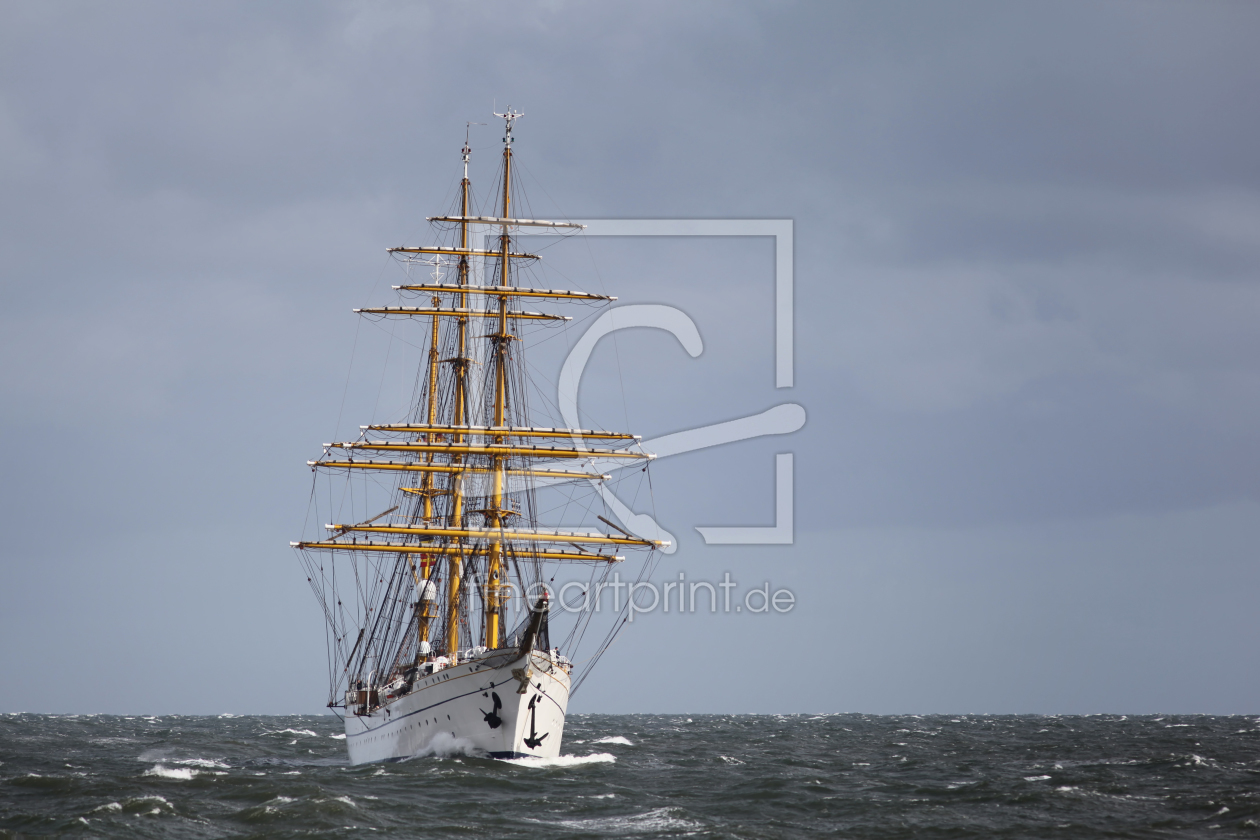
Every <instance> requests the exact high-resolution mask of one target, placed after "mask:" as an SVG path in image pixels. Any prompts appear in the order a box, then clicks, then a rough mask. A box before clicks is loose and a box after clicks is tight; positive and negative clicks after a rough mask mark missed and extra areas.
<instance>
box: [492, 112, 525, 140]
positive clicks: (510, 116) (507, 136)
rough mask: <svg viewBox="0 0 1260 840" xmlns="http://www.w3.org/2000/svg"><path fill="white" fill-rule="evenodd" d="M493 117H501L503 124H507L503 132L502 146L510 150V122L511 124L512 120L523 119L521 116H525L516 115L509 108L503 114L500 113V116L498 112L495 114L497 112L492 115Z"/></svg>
mask: <svg viewBox="0 0 1260 840" xmlns="http://www.w3.org/2000/svg"><path fill="white" fill-rule="evenodd" d="M494 115H495V116H496V117H501V118H502V119H503V120H504V122H506V123H507V128H506V129H505V130H504V132H503V143H504V145H506V146H507V147H508V148H511V146H512V122H513V121H514V120H519V119H520V118H521V117H523V116H525V115H524V114H521V113H517V112H516V111H513V110H512V109H511V108H508V109H507V111H506V112H505V113H502V114H500V113H499V112H497V111H496V112H495V113H494Z"/></svg>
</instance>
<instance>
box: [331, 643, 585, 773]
mask: <svg viewBox="0 0 1260 840" xmlns="http://www.w3.org/2000/svg"><path fill="white" fill-rule="evenodd" d="M525 668H526V659H525V658H524V657H522V656H521V655H520V654H519V652H518V651H516V650H515V649H508V650H499V651H490V652H488V653H485V654H482V655H481V656H480V657H478V658H475V659H472V660H470V661H468V662H461V663H460V664H459V665H455V666H453V667H449V668H445V669H443V670H441V671H438V672H436V673H434V674H432V675H431V676H424V677H421V678H419V679H417V680H416V681H415V683H414V684H413V685H412V687H411V692H410V693H407V694H402V695H401V696H397V697H394V698H392V699H390V698H389V697H388V696H381V697H380V700H381V701H382V705H380V706H379V707H377V708H374V709H371V710H370V711H369V712H368V713H367V714H360V713H358V712H359V711H360V708H359V707H357V706H351V707H349V708H347V709H346V747H347V748H348V749H349V752H350V763H351V764H368V763H371V762H375V761H388V760H391V759H402V758H409V757H411V756H415V755H424V754H426V753H430V752H434V751H436V750H445V749H451V748H458V747H464V748H466V749H471V750H475V751H478V752H483V753H486V754H488V755H489V756H491V757H493V758H524V757H529V756H534V757H539V758H554V757H555V756H557V755H559V754H560V740H561V738H562V737H563V735H564V715H565V711H566V710H567V708H568V705H569V674H568V672H567V670H566V668H564V667H562V666H561V664H560V663H558V662H557V661H555V660H553V658H552V657H551V655H549V654H547V653H546V652H544V651H538V650H536V651H533V652H532V653H531V654H530V657H529V667H528V670H524V669H525ZM514 671H515V672H516V673H515V674H514V673H513V672H514ZM522 677H526V678H527V679H525V680H522ZM383 692H384V689H382V693H383Z"/></svg>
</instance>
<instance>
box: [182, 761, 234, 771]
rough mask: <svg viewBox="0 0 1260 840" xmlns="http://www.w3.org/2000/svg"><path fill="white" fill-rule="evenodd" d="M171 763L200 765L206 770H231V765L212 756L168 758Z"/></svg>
mask: <svg viewBox="0 0 1260 840" xmlns="http://www.w3.org/2000/svg"><path fill="white" fill-rule="evenodd" d="M167 760H168V761H169V762H170V763H171V764H182V765H184V766H185V767H200V768H202V769H204V770H231V769H232V767H231V765H229V764H227V763H226V762H223V761H217V760H215V759H212V758H177V759H167Z"/></svg>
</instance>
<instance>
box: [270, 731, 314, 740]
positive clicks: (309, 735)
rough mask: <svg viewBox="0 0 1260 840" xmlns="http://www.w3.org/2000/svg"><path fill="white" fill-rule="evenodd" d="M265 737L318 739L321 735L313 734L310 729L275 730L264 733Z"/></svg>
mask: <svg viewBox="0 0 1260 840" xmlns="http://www.w3.org/2000/svg"><path fill="white" fill-rule="evenodd" d="M263 734H264V735H301V736H303V737H305V738H318V737H319V733H317V732H312V731H311V730H309V729H273V730H270V731H267V732H264V733H263Z"/></svg>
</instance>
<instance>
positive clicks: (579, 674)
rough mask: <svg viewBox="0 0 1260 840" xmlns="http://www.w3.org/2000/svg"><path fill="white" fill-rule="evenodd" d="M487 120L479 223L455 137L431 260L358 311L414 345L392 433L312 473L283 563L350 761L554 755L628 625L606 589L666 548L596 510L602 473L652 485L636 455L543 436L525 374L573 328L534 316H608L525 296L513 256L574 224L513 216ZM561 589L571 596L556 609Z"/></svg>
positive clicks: (573, 295)
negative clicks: (299, 585) (324, 651)
mask: <svg viewBox="0 0 1260 840" xmlns="http://www.w3.org/2000/svg"><path fill="white" fill-rule="evenodd" d="M496 116H497V117H500V118H501V119H503V120H504V124H505V131H504V136H503V152H502V159H501V163H500V166H499V172H498V174H497V176H496V179H495V185H494V188H493V191H492V192H489V193H487V196H488V198H486V199H485V200H484V204H483V205H482V206H477V202H476V198H475V193H474V191H473V188H472V183H471V181H470V179H469V174H468V169H469V161H470V158H471V148H470V145H469V142H468V139H467V137H466V138H465V144H464V147H463V150H462V155H463V179H462V181H460V185H459V190H458V195H457V197H456V199H455V202H454V206H453V207H451V208H450V209H449V210H448V212H447V214H446V215H440V216H432V217H429V218H428V219H427V221H428V222H429V226H430V231H431V233H432V234H433V239H434V240H436V242H435V243H434V244H431V245H419V246H406V247H396V248H389V249H388V251H389V253H390V254H391V255H392V257H393V258H394V259H395V260H396V261H397V262H398V263H399V264H400V266H401V268H402V269H403V275H404V278H405V282H403V283H401V284H399V285H397V286H395V287H394V288H395V290H396V291H397V294H398V296H399V299H398V301H397V305H392V306H380V307H369V308H362V309H356V310H354V311H355V312H357V313H359V314H360V316H361V317H370V318H380V319H403V320H405V321H407V322H409V333H408V339H409V340H410V341H411V342H412V343H413V344H418V345H420V346H421V349H420V359H421V361H420V364H419V370H418V371H417V372H416V375H415V379H414V382H415V386H414V391H413V396H412V398H411V399H410V401H409V404H408V407H407V409H406V416H399V417H393V418H388V419H387V421H386V422H373V423H370V424H367V425H364V426H361V427H360V434H359V437H358V438H357V439H355V440H345V441H338V442H333V443H327V444H324V446H323V452H322V454H321V456H320V457H319V458H317V459H315V460H312V461H310V462H308V463H309V466H310V467H311V469H312V471H313V472H314V484H313V487H312V492H311V511H310V515H309V516H308V524H307V534H306V535H305V536H304V538H303V540H301V541H298V542H294V543H292V546H293V548H294V549H295V550H296V551H297V553H298V555H299V558H300V560H301V562H302V564H303V567H304V570H305V573H306V575H307V580H308V581H309V582H310V584H311V587H312V589H313V590H314V591H315V594H316V596H317V598H318V600H319V602H320V604H321V606H322V608H323V612H324V616H325V619H326V631H327V637H328V667H329V672H330V691H329V698H328V706H329V708H331V709H332V710H333V711H334V712H335V713H337V714H339V715H340V716H341V717H342V718H343V720H344V722H345V733H346V746H347V749H348V751H349V755H350V761H351V762H352V763H353V764H363V763H367V762H375V761H384V760H390V759H402V758H407V757H411V756H416V755H423V754H426V753H430V752H436V751H443V750H453V749H460V750H464V751H469V752H476V753H478V754H484V755H488V756H491V757H495V758H514V759H515V758H523V757H531V756H534V757H540V758H549V757H555V756H557V755H559V753H560V747H561V741H562V738H563V735H564V723H565V714H566V711H567V709H568V704H569V696H570V693H571V692H572V691H573V690H574V689H575V687H576V686H577V685H578V684H579V683H580V681H581V680H582V679H583V678H584V677H585V675H586V673H588V672H589V669H590V667H592V666H593V665H594V663H595V661H597V660H598V658H599V656H600V655H602V653H603V651H604V650H606V649H607V647H608V644H610V643H611V641H612V639H613V638H614V636H615V634H616V633H617V632H618V631H619V630H620V628H621V627H622V626H624V624H625V618H624V615H622V613H624V611H625V606H621V607H619V608H616V607H614V608H612V609H610V608H609V604H608V603H607V602H606V601H604V599H601V598H600V597H599V596H600V595H601V594H602V587H604V586H605V585H607V584H606V581H607V579H608V578H609V575H610V572H611V571H612V570H613V569H614V568H618V567H619V565H620V564H622V563H623V561H626V560H627V559H628V558H633V559H634V561H635V562H636V564H637V565H636V566H633V567H631V566H622V567H621V568H624V569H626V570H628V571H629V576H630V577H631V578H632V579H633V578H634V577H636V576H637V577H642V575H643V574H645V572H646V570H648V569H650V564H651V563H652V562H654V560H655V558H657V557H658V556H659V555H658V554H657V551H658V549H662V548H664V547H665V546H666V545H667V544H668V543H666V542H664V541H661V540H657V539H652V538H645V537H643V536H640V535H638V534H635V533H633V532H632V531H630V530H628V529H627V528H625V527H622V526H621V525H618V524H617V523H616V522H614V521H613V520H612V519H610V518H609V517H608V516H605V515H604V514H609V515H610V516H612V515H614V513H613V512H611V511H609V510H608V509H607V508H606V507H603V506H602V505H601V500H602V499H604V498H606V495H607V494H606V493H605V492H604V491H605V489H606V487H607V485H606V484H605V483H606V482H609V481H611V480H612V476H611V475H610V474H606V473H602V472H601V469H603V468H606V465H608V464H617V465H621V464H625V465H626V466H634V467H636V469H634V470H631V471H629V472H632V473H643V472H646V470H647V468H648V464H649V462H650V460H651V458H652V455H651V454H650V453H647V452H645V451H643V449H642V447H641V446H640V445H639V438H638V437H637V436H635V435H631V434H628V433H624V432H613V431H599V430H592V429H575V428H557V426H559V425H563V423H556V422H554V419H553V415H554V412H555V408H554V405H555V399H554V393H555V392H554V391H553V392H552V394H551V396H552V399H550V400H549V399H548V394H547V391H546V387H545V383H542V382H540V381H539V378H540V377H539V372H538V371H537V370H536V369H534V368H532V367H531V366H530V365H528V364H527V362H526V359H525V353H526V350H527V349H528V346H529V345H530V344H531V342H537V341H539V340H545V339H546V338H549V337H554V335H555V332H554V331H555V330H556V329H557V328H560V329H563V328H564V327H563V325H564V324H565V323H566V322H568V321H571V320H572V318H573V316H571V315H564V314H552V313H548V312H539V311H533V307H535V306H541V305H546V304H550V305H552V306H559V305H568V306H572V305H577V306H582V307H586V310H584V311H586V312H587V315H588V316H589V315H590V312H591V310H592V309H593V310H596V311H598V310H600V309H606V308H607V307H609V306H611V304H612V301H614V300H616V298H614V297H611V296H607V295H601V294H593V293H589V292H583V291H567V290H558V289H548V288H540V287H538V285H536V284H535V283H534V279H535V278H536V277H537V276H538V272H537V271H536V270H535V267H536V266H537V265H538V261H539V259H540V257H539V255H538V254H536V253H529V250H530V248H529V247H527V243H523V242H522V241H521V240H522V239H526V240H530V241H537V242H543V243H544V244H546V245H548V246H550V245H552V244H558V243H553V242H551V240H550V239H548V238H547V237H559V239H560V240H563V239H565V238H568V237H570V236H573V235H575V234H579V233H580V231H581V230H582V229H583V227H584V226H583V225H580V224H575V223H573V222H569V221H561V222H555V221H543V220H537V219H528V218H518V217H517V216H518V215H526V214H519V213H518V212H517V211H516V207H517V206H519V205H520V204H521V202H520V195H521V189H520V179H519V177H518V175H517V172H516V171H515V167H514V163H513V151H512V130H513V125H514V122H515V121H516V119H517V118H519V117H520V116H521V114H519V113H516V112H514V111H511V110H509V111H507V112H506V113H502V114H496ZM534 250H541V248H535V249H534ZM416 274H421V275H422V276H420V277H416V276H415V275H416ZM404 326H407V325H404ZM539 420H543V421H544V422H541V423H540V422H538V421H539ZM373 511H379V512H375V513H373ZM587 520H589V521H587ZM623 524H625V523H623ZM652 536H659V535H652ZM634 569H637V570H638V571H637V573H636V572H634V571H633V570H634ZM557 574H561V575H562V576H563V575H565V574H567V575H570V576H572V575H573V574H577V575H578V577H577V578H576V579H577V580H579V581H581V583H580V584H579V585H578V586H577V587H576V588H574V587H573V586H572V585H570V586H569V587H567V588H566V589H565V590H564V591H563V592H561V593H559V594H557V592H556V591H555V580H556V576H557ZM617 574H618V577H620V572H618V573H617ZM592 592H593V593H594V595H595V597H594V598H593V599H592V598H591V597H590V596H591V594H592ZM566 596H567V597H566ZM570 602H572V603H570ZM601 604H602V606H603V607H604V610H603V613H602V614H601V613H600V607H601ZM619 610H620V612H619ZM593 620H594V623H592V621H593ZM584 640H585V641H584ZM583 644H585V647H582V646H583ZM579 649H580V650H579ZM579 652H580V653H581V654H582V656H581V657H579V656H578V654H579ZM575 663H576V664H575Z"/></svg>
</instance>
